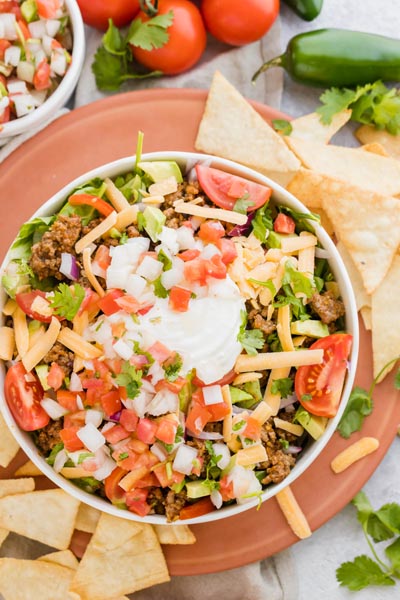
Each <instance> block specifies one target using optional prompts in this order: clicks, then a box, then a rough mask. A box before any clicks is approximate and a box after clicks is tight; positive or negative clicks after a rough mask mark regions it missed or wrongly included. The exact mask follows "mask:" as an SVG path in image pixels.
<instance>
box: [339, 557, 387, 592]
mask: <svg viewBox="0 0 400 600" xmlns="http://www.w3.org/2000/svg"><path fill="white" fill-rule="evenodd" d="M336 579H337V580H338V582H339V583H340V585H341V586H346V587H348V588H349V590H352V591H358V590H362V589H364V588H366V587H367V586H369V585H395V581H394V579H392V578H391V577H390V576H389V575H388V574H387V573H385V572H384V571H382V569H381V567H380V566H379V565H378V563H376V562H375V561H374V560H372V558H369V556H366V555H362V556H356V558H355V559H354V561H352V562H345V563H343V564H342V565H340V567H339V568H338V569H337V570H336Z"/></svg>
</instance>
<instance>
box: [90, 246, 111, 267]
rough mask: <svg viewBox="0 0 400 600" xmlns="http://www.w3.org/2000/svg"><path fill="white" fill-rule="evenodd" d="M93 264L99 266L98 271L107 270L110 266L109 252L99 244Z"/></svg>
mask: <svg viewBox="0 0 400 600" xmlns="http://www.w3.org/2000/svg"><path fill="white" fill-rule="evenodd" d="M94 260H95V262H96V263H97V264H98V265H99V267H100V269H104V270H106V269H108V267H109V266H110V264H111V257H110V250H109V249H108V248H107V246H104V244H101V246H99V247H98V248H97V251H96V254H95V255H94Z"/></svg>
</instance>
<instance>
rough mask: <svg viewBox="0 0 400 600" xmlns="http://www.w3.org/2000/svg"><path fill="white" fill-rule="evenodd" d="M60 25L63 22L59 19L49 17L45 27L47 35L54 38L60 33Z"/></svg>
mask: <svg viewBox="0 0 400 600" xmlns="http://www.w3.org/2000/svg"><path fill="white" fill-rule="evenodd" d="M60 25H61V23H60V21H59V20H58V19H47V20H46V21H45V29H46V33H47V35H49V36H50V37H52V38H53V37H55V36H56V34H57V33H58V30H59V29H60Z"/></svg>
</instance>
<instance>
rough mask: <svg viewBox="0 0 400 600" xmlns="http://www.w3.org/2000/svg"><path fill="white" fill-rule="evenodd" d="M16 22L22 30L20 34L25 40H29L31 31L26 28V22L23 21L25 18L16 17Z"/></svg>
mask: <svg viewBox="0 0 400 600" xmlns="http://www.w3.org/2000/svg"><path fill="white" fill-rule="evenodd" d="M17 23H18V26H19V28H20V30H21V32H22V35H23V36H24V39H25V40H29V38H31V37H32V36H31V32H30V31H29V28H28V23H27V22H26V21H25V19H22V18H21V19H17Z"/></svg>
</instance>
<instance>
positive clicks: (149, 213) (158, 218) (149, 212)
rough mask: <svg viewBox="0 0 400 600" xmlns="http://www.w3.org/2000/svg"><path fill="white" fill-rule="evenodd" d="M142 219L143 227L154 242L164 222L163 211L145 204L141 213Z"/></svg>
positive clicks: (156, 240)
mask: <svg viewBox="0 0 400 600" xmlns="http://www.w3.org/2000/svg"><path fill="white" fill-rule="evenodd" d="M143 219H144V228H145V230H146V231H147V233H148V234H149V236H150V238H151V240H152V241H153V242H154V243H155V242H158V236H159V235H160V233H161V231H162V228H163V226H164V223H165V215H164V213H163V212H162V211H161V210H160V209H159V208H156V207H155V206H147V207H146V209H145V211H144V213H143Z"/></svg>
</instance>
